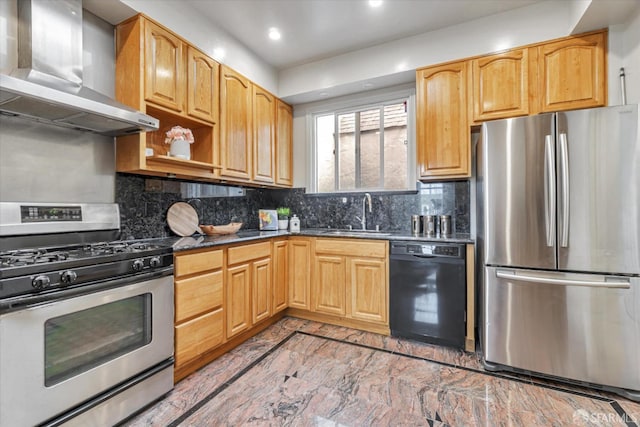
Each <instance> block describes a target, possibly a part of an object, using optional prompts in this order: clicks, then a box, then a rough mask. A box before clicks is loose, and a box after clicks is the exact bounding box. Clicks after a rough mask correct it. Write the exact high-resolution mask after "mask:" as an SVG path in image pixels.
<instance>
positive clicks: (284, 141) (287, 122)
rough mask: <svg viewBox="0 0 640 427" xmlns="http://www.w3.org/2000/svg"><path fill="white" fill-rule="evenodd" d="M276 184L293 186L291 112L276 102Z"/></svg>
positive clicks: (282, 103) (278, 101) (281, 103)
mask: <svg viewBox="0 0 640 427" xmlns="http://www.w3.org/2000/svg"><path fill="white" fill-rule="evenodd" d="M276 184H279V185H286V186H289V187H291V186H293V110H292V108H291V107H290V106H289V105H287V104H285V103H284V102H282V101H280V100H279V99H278V100H277V101H276Z"/></svg>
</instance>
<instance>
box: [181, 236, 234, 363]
mask: <svg viewBox="0 0 640 427" xmlns="http://www.w3.org/2000/svg"><path fill="white" fill-rule="evenodd" d="M174 265H175V267H174V272H175V358H176V365H175V366H176V370H178V369H180V368H182V367H184V366H186V365H188V364H189V363H191V362H192V361H194V360H196V359H197V358H198V357H200V356H201V355H203V354H205V353H207V352H209V351H210V350H212V349H214V348H216V347H217V346H219V345H220V344H222V343H223V342H224V339H225V336H224V335H225V334H224V307H223V302H224V296H223V295H224V274H223V271H222V267H223V251H222V250H206V249H205V250H195V251H189V252H183V253H179V254H176V255H175V260H174Z"/></svg>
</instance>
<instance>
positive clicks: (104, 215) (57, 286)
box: [0, 203, 173, 426]
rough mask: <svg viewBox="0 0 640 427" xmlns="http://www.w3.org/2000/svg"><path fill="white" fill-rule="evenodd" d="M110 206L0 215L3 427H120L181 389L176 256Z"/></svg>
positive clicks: (6, 207)
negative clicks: (127, 227)
mask: <svg viewBox="0 0 640 427" xmlns="http://www.w3.org/2000/svg"><path fill="white" fill-rule="evenodd" d="M118 231H119V211H118V206H117V205H114V204H99V205H96V204H62V203H57V204H52V203H46V204H43V203H0V425H2V426H4V425H7V426H10V425H11V426H13V425H16V426H17V425H38V424H43V425H63V424H64V425H96V426H98V425H113V424H114V423H117V422H119V421H121V420H123V419H125V418H127V417H128V416H130V415H131V414H133V413H135V412H136V411H137V410H139V409H140V408H142V407H144V406H145V405H147V404H148V403H150V402H152V401H154V400H156V399H158V398H159V397H161V396H163V395H164V394H166V393H167V392H168V391H170V390H171V389H172V388H173V256H172V252H171V248H170V247H165V246H162V245H158V244H156V243H153V242H150V241H120V240H106V241H105V240H104V239H105V238H111V237H115V236H117V234H118Z"/></svg>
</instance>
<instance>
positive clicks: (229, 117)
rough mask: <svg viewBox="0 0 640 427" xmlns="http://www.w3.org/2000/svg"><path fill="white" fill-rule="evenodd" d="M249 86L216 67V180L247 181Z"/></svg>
mask: <svg viewBox="0 0 640 427" xmlns="http://www.w3.org/2000/svg"><path fill="white" fill-rule="evenodd" d="M251 100H252V94H251V82H250V81H249V80H248V79H246V78H245V77H244V76H242V75H240V74H238V73H236V72H235V71H233V70H232V69H231V68H228V67H226V66H224V65H223V66H221V67H220V163H221V164H220V166H221V170H220V176H221V177H228V178H236V179H241V180H249V179H251V172H252V170H251V164H252V163H251V157H252V156H251V154H252V151H253V150H252V148H253V144H252V127H251V111H252V110H251Z"/></svg>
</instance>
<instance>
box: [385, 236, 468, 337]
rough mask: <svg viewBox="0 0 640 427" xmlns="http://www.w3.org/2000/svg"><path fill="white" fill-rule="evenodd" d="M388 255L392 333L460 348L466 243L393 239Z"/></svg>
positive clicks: (464, 304) (463, 325)
mask: <svg viewBox="0 0 640 427" xmlns="http://www.w3.org/2000/svg"><path fill="white" fill-rule="evenodd" d="M390 252H391V253H390V255H389V325H390V327H391V335H393V336H396V337H403V338H410V339H414V340H417V341H423V342H428V343H433V344H440V345H446V346H450V347H456V348H460V349H462V348H464V341H465V322H466V319H465V314H466V272H465V270H466V263H465V245H464V244H450V243H433V242H416V241H392V242H391V245H390Z"/></svg>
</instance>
